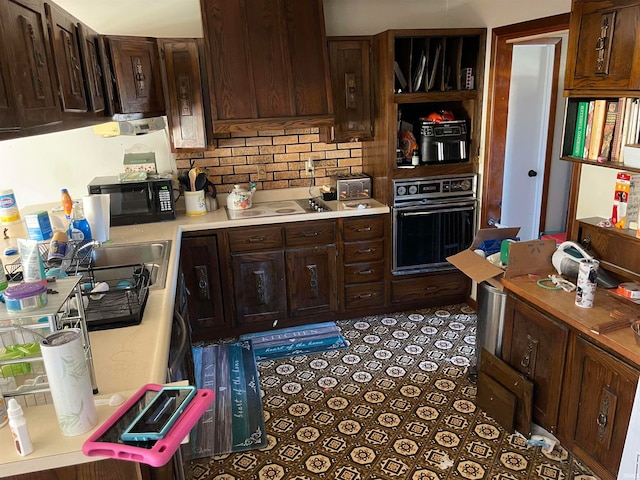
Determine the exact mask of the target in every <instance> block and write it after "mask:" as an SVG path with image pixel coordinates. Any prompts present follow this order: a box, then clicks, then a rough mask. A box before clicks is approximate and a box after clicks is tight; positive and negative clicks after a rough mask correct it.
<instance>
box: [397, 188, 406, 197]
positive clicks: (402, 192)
mask: <svg viewBox="0 0 640 480" xmlns="http://www.w3.org/2000/svg"><path fill="white" fill-rule="evenodd" d="M406 193H407V187H404V186H400V187H398V195H405V194H406Z"/></svg>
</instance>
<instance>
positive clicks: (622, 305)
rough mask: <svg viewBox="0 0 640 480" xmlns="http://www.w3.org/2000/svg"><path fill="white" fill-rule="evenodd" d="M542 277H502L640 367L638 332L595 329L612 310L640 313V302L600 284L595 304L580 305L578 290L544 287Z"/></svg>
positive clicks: (528, 298) (514, 288)
mask: <svg viewBox="0 0 640 480" xmlns="http://www.w3.org/2000/svg"><path fill="white" fill-rule="evenodd" d="M539 278H540V277H530V276H527V275H522V276H518V277H513V278H509V279H505V278H503V279H502V284H503V285H504V287H505V288H506V289H507V290H509V291H510V292H513V293H514V294H515V295H517V296H518V297H521V298H522V299H524V300H526V301H528V302H530V303H532V304H533V305H535V306H537V307H538V308H540V309H541V310H544V311H545V312H547V313H548V314H549V315H551V316H553V317H556V318H558V319H560V320H561V321H563V322H565V323H566V324H567V325H569V326H570V327H572V328H573V329H575V330H577V331H579V332H580V333H582V334H583V335H584V336H587V337H589V338H591V339H592V340H594V341H595V342H596V343H598V344H600V345H602V346H604V347H606V348H608V349H610V350H612V351H613V352H614V353H616V354H618V355H619V356H620V357H621V358H623V359H625V360H627V361H629V362H630V363H632V364H633V365H634V366H635V367H637V368H640V346H639V345H638V344H636V340H635V338H634V337H635V334H634V333H633V331H632V330H631V328H630V327H624V328H621V329H619V330H615V331H613V332H609V333H604V334H599V333H598V332H597V331H596V330H594V329H595V328H596V326H597V325H600V324H602V323H604V322H609V321H611V320H613V318H612V317H611V316H610V313H611V312H613V311H614V310H617V311H619V312H621V313H623V314H625V315H628V316H629V317H631V318H634V317H636V316H638V315H640V305H638V304H635V303H633V302H631V301H630V300H627V299H625V298H622V297H619V296H617V295H615V294H613V293H611V292H609V291H608V290H606V289H603V288H600V287H598V289H597V291H596V296H595V299H594V302H593V307H592V308H582V307H578V306H576V304H575V292H565V291H564V290H548V289H544V288H541V287H539V286H538V285H537V284H536V282H537V280H538V279H539Z"/></svg>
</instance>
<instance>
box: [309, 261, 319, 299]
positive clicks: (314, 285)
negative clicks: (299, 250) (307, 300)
mask: <svg viewBox="0 0 640 480" xmlns="http://www.w3.org/2000/svg"><path fill="white" fill-rule="evenodd" d="M307 273H308V274H309V291H310V293H311V296H312V297H313V298H317V297H318V295H319V289H318V283H319V282H318V266H317V265H315V264H310V265H307Z"/></svg>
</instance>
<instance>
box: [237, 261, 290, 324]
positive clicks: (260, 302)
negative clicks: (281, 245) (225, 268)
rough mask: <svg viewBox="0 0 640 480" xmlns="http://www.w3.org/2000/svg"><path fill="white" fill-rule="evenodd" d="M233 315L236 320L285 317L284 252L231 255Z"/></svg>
mask: <svg viewBox="0 0 640 480" xmlns="http://www.w3.org/2000/svg"><path fill="white" fill-rule="evenodd" d="M231 265H232V269H233V296H234V299H235V318H236V322H237V323H238V324H246V323H256V322H262V321H274V320H280V319H283V318H286V317H287V294H286V290H285V289H286V283H285V266H284V252H283V251H282V250H277V251H271V252H256V253H243V254H237V255H231Z"/></svg>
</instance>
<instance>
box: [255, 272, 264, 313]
mask: <svg viewBox="0 0 640 480" xmlns="http://www.w3.org/2000/svg"><path fill="white" fill-rule="evenodd" d="M265 277H266V275H265V273H264V271H263V270H254V272H253V282H254V286H255V292H256V303H257V304H258V305H265V304H266V303H267V299H266V298H267V297H266V294H267V292H266V288H267V285H266V284H267V282H266V278H265Z"/></svg>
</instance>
